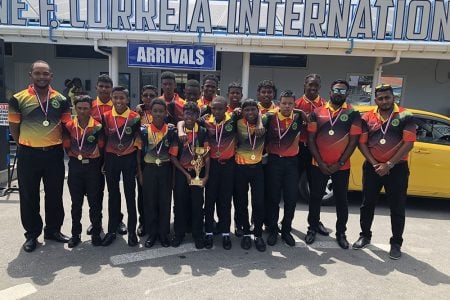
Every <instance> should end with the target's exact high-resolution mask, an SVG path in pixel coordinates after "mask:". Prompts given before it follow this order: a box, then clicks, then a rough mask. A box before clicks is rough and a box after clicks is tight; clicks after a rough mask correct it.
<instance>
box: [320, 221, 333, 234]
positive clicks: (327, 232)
mask: <svg viewBox="0 0 450 300" xmlns="http://www.w3.org/2000/svg"><path fill="white" fill-rule="evenodd" d="M317 233H319V234H321V235H324V236H329V235H330V232H329V231H328V230H327V229H326V228H325V226H323V224H322V222H319V226H317Z"/></svg>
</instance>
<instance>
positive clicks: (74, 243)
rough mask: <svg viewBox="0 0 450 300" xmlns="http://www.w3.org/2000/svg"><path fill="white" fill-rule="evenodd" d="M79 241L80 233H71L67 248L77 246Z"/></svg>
mask: <svg viewBox="0 0 450 300" xmlns="http://www.w3.org/2000/svg"><path fill="white" fill-rule="evenodd" d="M80 243H81V237H80V235H79V234H78V235H73V236H72V237H71V238H70V239H69V242H68V246H69V248H73V247H76V246H78V244H80Z"/></svg>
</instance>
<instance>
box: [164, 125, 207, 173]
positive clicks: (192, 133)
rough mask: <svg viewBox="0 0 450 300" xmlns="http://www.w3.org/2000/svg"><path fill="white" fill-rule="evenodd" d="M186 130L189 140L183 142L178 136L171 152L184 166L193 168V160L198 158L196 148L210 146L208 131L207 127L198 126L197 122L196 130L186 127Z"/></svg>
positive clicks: (187, 168)
mask: <svg viewBox="0 0 450 300" xmlns="http://www.w3.org/2000/svg"><path fill="white" fill-rule="evenodd" d="M185 132H186V137H187V142H186V143H184V144H183V143H182V142H181V141H180V140H179V138H178V137H177V138H176V142H175V143H173V144H172V146H171V147H170V150H169V153H170V155H172V156H176V157H177V158H178V161H179V162H180V164H181V165H182V166H183V168H185V169H186V170H191V169H193V166H192V164H191V162H192V160H193V159H195V158H196V156H195V148H196V147H202V148H205V149H207V148H208V147H209V144H208V133H207V131H206V128H205V127H202V126H198V124H195V127H194V130H188V129H185Z"/></svg>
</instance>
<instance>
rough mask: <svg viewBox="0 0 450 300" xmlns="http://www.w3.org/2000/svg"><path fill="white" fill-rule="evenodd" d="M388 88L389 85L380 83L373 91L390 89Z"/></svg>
mask: <svg viewBox="0 0 450 300" xmlns="http://www.w3.org/2000/svg"><path fill="white" fill-rule="evenodd" d="M390 87H391V85H390V84H385V83H382V84H379V85H377V86H376V87H375V89H376V90H377V89H381V88H390Z"/></svg>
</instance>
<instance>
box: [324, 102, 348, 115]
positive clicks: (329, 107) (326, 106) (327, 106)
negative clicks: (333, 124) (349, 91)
mask: <svg viewBox="0 0 450 300" xmlns="http://www.w3.org/2000/svg"><path fill="white" fill-rule="evenodd" d="M347 107H348V105H347V102H344V104H342V106H341V107H340V108H338V109H334V108H333V106H331V101H328V102H327V104H325V108H328V109H329V110H331V112H332V113H335V112H337V111H338V110H339V109H341V108H342V109H347Z"/></svg>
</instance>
